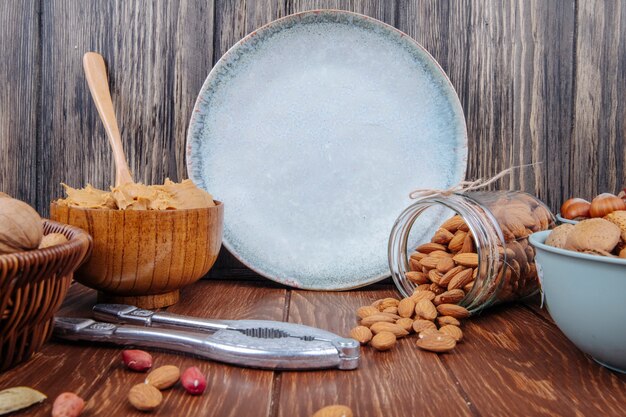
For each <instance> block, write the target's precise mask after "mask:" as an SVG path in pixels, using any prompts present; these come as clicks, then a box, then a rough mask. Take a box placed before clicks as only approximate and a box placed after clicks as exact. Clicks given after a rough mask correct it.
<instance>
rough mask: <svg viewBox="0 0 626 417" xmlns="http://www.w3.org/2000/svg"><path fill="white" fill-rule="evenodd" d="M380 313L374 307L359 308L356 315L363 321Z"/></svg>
mask: <svg viewBox="0 0 626 417" xmlns="http://www.w3.org/2000/svg"><path fill="white" fill-rule="evenodd" d="M378 313H379V311H378V308H376V307H374V306H363V307H359V309H358V310H357V311H356V315H357V316H359V317H360V318H362V319H364V318H365V317H367V316H371V315H374V314H378Z"/></svg>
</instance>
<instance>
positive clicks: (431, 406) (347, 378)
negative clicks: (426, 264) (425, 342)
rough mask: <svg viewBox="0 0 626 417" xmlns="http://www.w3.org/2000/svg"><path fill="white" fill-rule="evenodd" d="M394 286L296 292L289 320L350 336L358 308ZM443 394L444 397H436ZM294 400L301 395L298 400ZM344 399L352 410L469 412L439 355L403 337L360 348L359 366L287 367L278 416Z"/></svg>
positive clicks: (390, 293)
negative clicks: (388, 346)
mask: <svg viewBox="0 0 626 417" xmlns="http://www.w3.org/2000/svg"><path fill="white" fill-rule="evenodd" d="M391 296H397V294H396V292H395V291H391V290H389V289H387V290H382V291H381V290H362V291H351V292H349V293H346V292H344V293H324V292H304V291H292V292H291V301H290V304H289V321H290V322H295V323H303V324H306V325H309V326H316V327H321V328H323V329H326V330H330V331H333V332H335V333H338V334H343V335H347V334H348V333H349V331H350V329H351V328H352V327H354V326H356V325H357V317H356V314H355V312H356V310H357V308H358V307H360V306H362V305H368V304H371V303H372V302H373V301H374V300H376V299H378V298H383V297H391ZM442 398H445V401H441V400H438V399H442ZM294 399H297V401H296V400H294ZM335 403H338V404H344V405H347V406H349V407H350V408H352V410H353V412H354V415H355V416H359V417H367V416H381V415H382V416H386V417H394V416H398V417H400V416H407V415H415V413H416V412H419V415H420V416H471V415H473V412H472V409H471V407H470V406H468V404H466V402H465V399H464V398H463V392H462V391H461V390H460V389H459V388H458V387H457V386H456V384H455V380H454V377H453V376H452V375H450V374H449V373H448V372H447V370H446V368H445V366H444V365H443V363H442V362H441V360H440V359H439V357H438V356H437V355H436V354H433V353H427V352H418V349H417V348H416V347H415V339H414V338H412V337H407V338H404V339H400V340H399V341H398V343H397V345H396V346H395V347H394V348H393V349H392V350H390V351H387V352H377V351H374V350H373V349H371V348H362V349H361V361H360V365H359V368H358V369H357V370H355V371H336V370H328V371H319V372H283V374H282V378H281V386H280V394H279V402H278V403H277V404H278V412H277V415H278V416H285V417H288V416H309V415H312V414H313V413H314V412H315V411H316V410H317V409H319V408H322V407H324V406H326V405H330V404H335Z"/></svg>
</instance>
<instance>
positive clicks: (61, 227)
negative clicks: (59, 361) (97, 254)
mask: <svg viewBox="0 0 626 417" xmlns="http://www.w3.org/2000/svg"><path fill="white" fill-rule="evenodd" d="M43 228H44V234H46V235H47V234H50V233H61V234H63V235H64V236H65V237H66V238H67V239H68V241H67V242H66V243H62V244H60V245H56V246H52V247H49V248H45V249H34V250H31V251H27V252H16V253H10V254H6V255H0V371H4V370H6V369H9V368H12V367H13V366H15V365H17V364H19V363H21V362H24V361H26V360H28V359H29V358H30V357H31V356H32V355H33V354H34V353H35V352H37V351H38V350H39V349H40V348H41V346H42V345H43V344H44V343H45V342H46V341H47V340H48V338H49V337H50V335H51V334H52V320H53V316H54V314H55V313H56V312H57V310H58V309H59V307H60V306H61V302H62V301H63V299H64V298H65V294H66V293H67V289H68V288H69V286H70V283H71V281H72V273H73V272H74V270H75V269H76V268H77V267H78V265H80V263H81V262H82V261H83V259H85V256H86V255H88V254H89V249H90V247H91V238H90V237H89V235H88V234H87V233H85V232H84V231H82V230H80V229H79V228H77V227H72V226H68V225H65V224H59V223H55V222H51V221H47V220H45V221H44V227H43Z"/></svg>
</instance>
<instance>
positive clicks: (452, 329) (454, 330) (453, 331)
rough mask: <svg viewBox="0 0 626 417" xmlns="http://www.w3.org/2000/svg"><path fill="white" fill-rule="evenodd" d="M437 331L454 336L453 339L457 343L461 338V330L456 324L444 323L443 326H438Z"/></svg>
mask: <svg viewBox="0 0 626 417" xmlns="http://www.w3.org/2000/svg"><path fill="white" fill-rule="evenodd" d="M439 331H440V332H441V333H445V334H447V335H450V336H452V337H453V338H454V341H455V342H457V343H459V342H460V341H461V340H463V331H462V330H461V329H460V328H459V327H458V326H453V325H450V324H446V325H445V326H441V327H440V328H439Z"/></svg>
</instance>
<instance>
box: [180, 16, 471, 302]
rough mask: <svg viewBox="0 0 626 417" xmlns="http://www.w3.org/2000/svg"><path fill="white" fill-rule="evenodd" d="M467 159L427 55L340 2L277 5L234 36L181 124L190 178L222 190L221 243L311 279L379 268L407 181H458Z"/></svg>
mask: <svg viewBox="0 0 626 417" xmlns="http://www.w3.org/2000/svg"><path fill="white" fill-rule="evenodd" d="M466 159H467V135H466V130H465V120H464V117H463V112H462V110H461V106H460V103H459V100H458V98H457V96H456V93H455V91H454V89H453V87H452V85H451V84H450V82H449V80H448V78H447V77H446V75H445V74H444V73H443V71H442V70H441V68H440V67H439V65H438V64H437V62H436V61H435V60H434V59H433V58H432V57H431V56H430V55H429V54H428V53H427V52H426V51H425V50H424V49H423V48H422V47H421V46H420V45H419V44H417V43H416V42H415V41H414V40H412V39H411V38H409V37H408V36H407V35H405V34H403V33H401V32H399V31H398V30H396V29H394V28H393V27H391V26H388V25H386V24H384V23H382V22H379V21H377V20H374V19H371V18H368V17H366V16H362V15H358V14H354V13H349V12H343V11H313V12H305V13H301V14H297V15H292V16H287V17H285V18H283V19H280V20H277V21H275V22H272V23H270V24H269V25H267V26H264V27H263V28H261V29H259V30H257V31H256V32H254V33H252V34H250V35H249V36H247V37H246V38H244V39H243V40H242V41H240V42H239V43H237V44H236V45H235V46H234V47H233V48H232V49H230V50H229V51H228V52H227V53H226V54H225V55H224V56H223V57H222V59H221V60H220V61H219V62H218V63H217V64H216V66H215V67H214V68H213V70H212V71H211V73H210V74H209V76H208V78H207V80H206V81H205V83H204V86H203V87H202V90H201V92H200V95H199V97H198V100H197V102H196V106H195V109H194V113H193V117H192V118H191V124H190V128H189V133H188V138H187V164H188V172H189V176H190V178H191V179H192V180H193V181H194V182H195V183H196V184H198V185H199V186H200V187H202V188H204V189H206V190H207V191H209V192H210V193H212V194H213V195H214V196H215V197H216V198H218V199H219V200H221V201H223V202H224V206H225V218H224V223H225V224H224V245H225V246H226V247H227V248H228V249H229V250H230V251H231V252H232V253H233V254H234V255H235V256H236V257H237V258H238V259H239V260H241V261H242V262H243V263H244V264H245V265H247V266H248V267H250V268H252V269H253V270H255V271H257V272H259V273H260V274H262V275H264V276H266V277H268V278H270V279H272V280H275V281H278V282H281V283H285V284H288V285H291V286H295V287H300V288H308V289H325V290H340V289H349V288H355V287H359V286H363V285H366V284H369V283H372V282H375V281H378V280H380V279H382V278H384V277H386V276H388V275H389V267H388V263H387V240H388V237H389V232H390V230H391V227H392V226H393V222H394V220H395V218H396V216H398V215H399V214H400V212H401V211H402V210H403V209H404V208H405V207H406V206H407V205H408V204H409V203H410V200H409V198H408V194H409V192H410V191H411V190H413V189H414V188H425V187H432V188H447V187H449V186H451V185H453V184H456V183H457V182H458V181H459V180H461V179H462V178H463V177H464V174H465V168H466ZM436 217H437V216H434V217H433V215H431V216H430V218H429V219H422V218H420V222H421V223H420V224H419V225H417V229H418V231H421V232H423V233H422V234H425V233H432V232H433V228H434V227H435V225H436V224H437V222H441V220H442V219H438V218H436ZM413 235H414V236H415V234H413ZM416 238H418V236H416Z"/></svg>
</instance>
